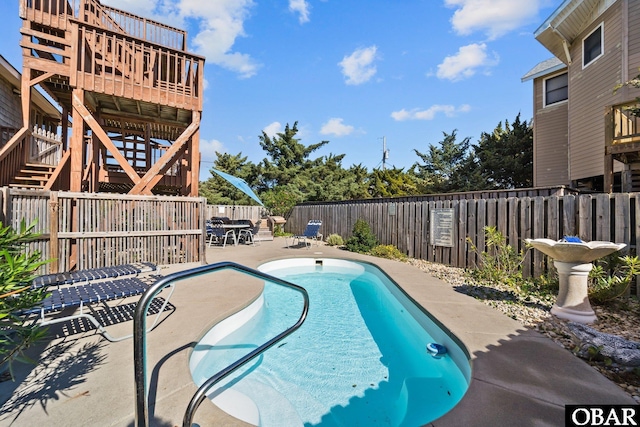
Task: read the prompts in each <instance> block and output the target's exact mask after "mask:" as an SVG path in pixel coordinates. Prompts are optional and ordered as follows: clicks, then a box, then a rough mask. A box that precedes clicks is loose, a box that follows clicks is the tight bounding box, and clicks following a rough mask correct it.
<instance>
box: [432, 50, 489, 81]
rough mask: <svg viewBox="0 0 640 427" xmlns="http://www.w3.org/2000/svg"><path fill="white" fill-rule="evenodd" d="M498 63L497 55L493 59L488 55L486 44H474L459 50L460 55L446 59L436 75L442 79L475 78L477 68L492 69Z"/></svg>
mask: <svg viewBox="0 0 640 427" xmlns="http://www.w3.org/2000/svg"><path fill="white" fill-rule="evenodd" d="M498 62H499V59H498V55H497V54H495V53H494V54H493V57H492V58H491V57H489V56H488V55H487V45H486V44H484V43H480V44H478V43H473V44H470V45H467V46H462V47H461V48H460V49H458V53H456V54H455V55H452V56H447V57H446V58H444V61H442V64H440V65H438V72H437V73H436V75H437V76H438V78H440V79H447V80H451V81H457V80H462V79H465V78H468V77H471V76H473V75H474V74H475V73H476V69H477V68H479V67H492V66H495V65H497V64H498Z"/></svg>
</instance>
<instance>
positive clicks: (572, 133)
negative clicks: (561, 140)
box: [569, 1, 624, 180]
mask: <svg viewBox="0 0 640 427" xmlns="http://www.w3.org/2000/svg"><path fill="white" fill-rule="evenodd" d="M623 3H624V2H622V1H620V2H618V3H617V4H616V5H614V6H612V7H610V8H609V9H607V11H606V12H605V13H604V14H602V15H601V16H600V17H599V18H598V19H596V20H595V21H594V22H593V23H591V24H590V25H589V26H588V27H587V28H586V29H585V31H583V32H582V34H581V35H580V36H579V37H578V38H576V40H575V42H574V46H573V47H572V49H571V56H572V60H573V62H572V64H571V65H570V66H569V170H570V179H571V180H578V179H582V178H588V177H592V176H597V175H603V174H604V160H603V159H604V111H605V108H606V107H607V106H609V105H611V104H615V103H617V102H620V100H619V99H621V94H618V95H614V94H613V89H614V87H615V85H616V84H618V83H619V82H620V81H621V77H622V64H623V62H622V53H623V49H622V19H621V16H622V14H621V4H623ZM603 22H604V28H603V33H604V54H603V55H602V56H601V57H600V58H598V59H597V60H596V61H595V62H593V63H591V64H589V65H588V66H587V67H586V68H582V40H583V38H584V37H585V36H587V35H589V34H590V33H591V32H592V31H593V30H594V29H595V28H596V27H598V26H599V25H600V24H601V23H603Z"/></svg>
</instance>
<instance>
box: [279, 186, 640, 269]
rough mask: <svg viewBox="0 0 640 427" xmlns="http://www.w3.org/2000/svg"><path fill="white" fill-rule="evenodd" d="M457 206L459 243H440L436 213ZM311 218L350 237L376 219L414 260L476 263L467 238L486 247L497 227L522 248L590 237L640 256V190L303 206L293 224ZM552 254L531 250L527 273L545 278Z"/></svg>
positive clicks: (297, 226)
mask: <svg viewBox="0 0 640 427" xmlns="http://www.w3.org/2000/svg"><path fill="white" fill-rule="evenodd" d="M442 208H449V209H452V210H453V221H452V223H453V230H452V232H453V242H454V244H453V246H452V247H445V246H437V245H432V244H431V243H430V241H431V237H432V236H431V235H430V233H432V230H431V227H430V225H431V224H430V213H431V212H432V211H434V210H436V209H442ZM310 218H314V219H321V220H322V233H323V234H324V235H325V236H327V235H330V234H333V233H335V234H339V235H341V236H342V237H343V238H345V239H346V238H349V237H350V235H351V231H352V229H353V226H354V224H355V222H356V220H358V219H363V220H365V221H367V222H368V223H369V224H370V225H371V230H372V232H373V233H374V234H375V236H376V237H377V239H378V241H379V242H380V244H382V245H394V246H396V247H397V248H398V249H399V250H400V251H401V252H402V253H404V254H406V255H407V256H409V257H412V258H418V259H424V260H427V261H432V262H437V263H441V264H448V265H451V266H455V267H462V268H473V267H475V266H476V265H477V263H478V262H479V261H480V260H479V259H478V257H477V253H476V252H474V251H473V249H472V245H471V244H469V243H467V237H468V238H469V239H470V240H471V242H472V243H473V245H475V246H476V247H477V248H478V249H479V250H480V251H482V250H485V249H486V245H485V242H484V232H483V231H484V227H485V226H495V227H496V228H497V229H498V230H499V231H500V232H501V233H502V234H503V235H504V236H506V239H507V243H508V244H509V245H511V246H512V247H513V248H514V249H515V250H516V251H520V250H523V249H525V243H524V239H527V238H541V237H544V238H549V239H553V240H559V239H561V238H562V237H563V236H567V235H571V236H579V237H580V238H581V239H582V240H584V241H592V240H602V241H613V242H616V243H626V244H627V248H625V250H623V251H621V252H620V254H621V255H622V254H627V253H630V254H632V255H635V254H636V253H637V251H636V242H637V241H638V240H639V239H640V193H616V194H603V193H590V194H583V193H580V192H578V191H577V190H573V189H569V188H565V187H553V188H547V189H526V190H518V191H503V192H471V193H456V194H452V195H446V194H440V195H425V196H414V197H399V198H385V199H364V200H353V201H344V202H333V203H304V204H300V205H297V206H296V207H295V208H294V209H293V210H292V212H291V214H290V215H289V218H287V224H286V230H287V231H289V232H292V233H300V232H301V231H302V229H304V225H305V224H306V223H307V221H308V220H309V219H310ZM550 267H551V266H550V263H549V259H548V257H546V256H545V255H543V254H542V253H541V252H539V251H535V250H530V251H528V252H527V256H526V258H525V263H524V267H523V273H524V275H525V276H531V275H533V276H539V275H542V274H545V273H546V271H547V270H548V269H549V268H550Z"/></svg>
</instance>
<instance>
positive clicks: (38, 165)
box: [24, 163, 56, 172]
mask: <svg viewBox="0 0 640 427" xmlns="http://www.w3.org/2000/svg"><path fill="white" fill-rule="evenodd" d="M24 167H25V168H26V169H29V170H47V171H49V172H53V171H54V170H55V169H56V166H53V165H47V164H44V163H27V164H25V165H24Z"/></svg>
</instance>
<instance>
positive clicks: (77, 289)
mask: <svg viewBox="0 0 640 427" xmlns="http://www.w3.org/2000/svg"><path fill="white" fill-rule="evenodd" d="M153 271H156V267H155V266H154V265H153V264H149V263H143V264H127V265H124V266H116V267H106V268H100V269H90V270H79V271H75V272H70V273H61V274H50V275H45V276H40V277H38V278H36V279H34V281H33V284H32V288H41V287H43V286H44V287H46V288H47V293H48V294H49V296H48V297H47V298H45V299H44V300H43V301H42V303H41V304H39V305H37V306H35V307H33V308H31V309H27V310H23V311H22V312H21V313H20V314H22V315H37V316H38V317H39V318H38V322H39V323H40V325H42V326H46V325H52V324H54V323H60V322H66V321H69V320H74V319H80V318H85V319H87V320H88V321H89V322H91V324H93V325H94V326H95V327H96V329H97V330H98V332H99V333H100V334H102V336H104V337H105V338H106V339H107V340H109V341H122V340H125V339H127V338H130V337H131V336H132V335H133V334H128V335H125V336H122V337H113V336H111V335H110V334H109V333H108V332H107V331H106V329H105V328H104V326H103V325H102V324H101V323H100V322H99V321H98V319H97V317H96V316H95V315H94V314H95V310H94V309H93V307H92V306H93V305H94V304H96V303H106V302H107V301H113V300H119V299H124V298H127V297H132V296H138V295H142V294H143V293H144V292H145V291H146V290H147V288H148V287H149V286H151V285H152V284H153V283H155V282H156V280H157V279H158V276H157V275H153V274H150V275H146V276H144V277H141V276H138V274H139V273H146V272H153ZM123 276H129V277H123ZM56 278H58V279H59V280H56ZM110 279H113V280H110ZM168 287H170V288H171V290H170V291H169V294H168V295H167V297H166V298H165V299H164V301H163V303H162V306H161V308H160V310H159V312H158V314H157V315H156V317H155V319H154V321H153V323H152V324H151V326H150V327H149V328H148V330H152V329H153V328H154V327H155V326H156V324H157V323H158V320H159V319H160V315H161V314H162V312H163V311H164V310H165V308H166V307H167V304H168V303H169V299H170V298H171V295H172V294H173V290H174V285H173V284H171V285H168ZM73 308H75V309H77V310H74V313H73V314H69V315H64V314H63V315H61V316H57V317H48V315H50V314H55V313H61V312H63V311H64V310H67V309H73ZM86 310H88V311H86Z"/></svg>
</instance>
